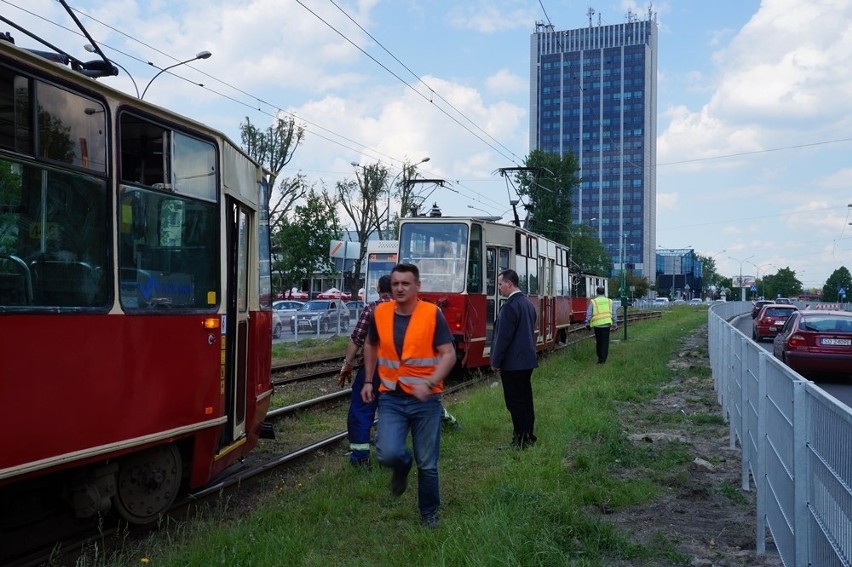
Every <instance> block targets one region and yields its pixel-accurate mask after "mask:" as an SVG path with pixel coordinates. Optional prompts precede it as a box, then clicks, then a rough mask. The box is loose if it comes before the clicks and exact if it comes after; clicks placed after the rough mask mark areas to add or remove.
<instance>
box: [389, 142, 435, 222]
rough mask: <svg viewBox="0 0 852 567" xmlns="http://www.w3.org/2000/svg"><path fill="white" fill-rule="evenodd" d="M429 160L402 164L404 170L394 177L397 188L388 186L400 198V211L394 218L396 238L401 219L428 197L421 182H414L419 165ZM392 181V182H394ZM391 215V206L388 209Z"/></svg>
mask: <svg viewBox="0 0 852 567" xmlns="http://www.w3.org/2000/svg"><path fill="white" fill-rule="evenodd" d="M427 161H429V158H424V159H422V160H420V162H418V163H413V164H410V163H408V162H407V161H406V162H405V163H403V164H402V171H400V173H399V175H397V176H396V177H395V178H394V181H395V184H394V187H395V188H396V190H395V191H393V189H392V188H390V187H389V188H388V191H393V196H394V197H396V198H397V199H399V213H398V214H397V215H396V216H395V218H394V222H393V224H394V228H393V235H394V238H396V237H397V236H398V235H399V219H400V218H402V217H407V216H409V215H410V214H411V211H412V209H418V208H420V206H421V205H422V204H423V201H424V200H425V199H426V197H424V196H423V192H424V190H425V189H424V187H423V185H422V184H420V183H412V181H414V180H416V179H417V175H418V173H417V166H418V165H420V164H421V163H424V162H427ZM394 181H392V182H391V183H393V182H394ZM387 211H388V213H387V214H388V215H390V212H389V211H390V208H388V209H387Z"/></svg>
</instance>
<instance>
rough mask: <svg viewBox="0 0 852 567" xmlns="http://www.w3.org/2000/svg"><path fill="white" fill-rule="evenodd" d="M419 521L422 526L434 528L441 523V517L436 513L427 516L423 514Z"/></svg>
mask: <svg viewBox="0 0 852 567" xmlns="http://www.w3.org/2000/svg"><path fill="white" fill-rule="evenodd" d="M420 522H421V523H422V524H423V527H424V528H430V529H433V530H434V529H435V528H437V527H439V526H440V525H441V518H439V517H438V513H437V512H435V513H434V514H429V515H428V516H423V517H422V518H421V519H420Z"/></svg>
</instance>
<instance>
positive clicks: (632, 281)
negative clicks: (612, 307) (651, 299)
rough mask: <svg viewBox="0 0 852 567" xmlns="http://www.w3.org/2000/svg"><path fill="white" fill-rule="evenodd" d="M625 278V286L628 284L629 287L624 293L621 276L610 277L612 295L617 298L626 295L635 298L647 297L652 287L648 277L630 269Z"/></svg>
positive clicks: (610, 294)
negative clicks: (622, 291)
mask: <svg viewBox="0 0 852 567" xmlns="http://www.w3.org/2000/svg"><path fill="white" fill-rule="evenodd" d="M624 279H625V286H627V289H626V290H625V291H624V293H620V290H621V276H615V277H613V278H609V279H608V282H609V296H610V297H612V298H614V299H615V298H618V297H621V296H624V297H629V298H631V299H633V298H634V297H646V296H647V295H648V290H649V289H650V287H651V285H650V284H649V283H648V280H647V279H646V278H644V277H642V276H640V275H637V274H635V273H634V272H633V270H628V271H627V275H626V276H625V278H624ZM631 288H632V290H631Z"/></svg>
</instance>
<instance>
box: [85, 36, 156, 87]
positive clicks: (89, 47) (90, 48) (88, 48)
mask: <svg viewBox="0 0 852 567" xmlns="http://www.w3.org/2000/svg"><path fill="white" fill-rule="evenodd" d="M83 49H85V50H86V51H88V52H89V53H97V52H98V50H97V49H95V46H94V45H92V44H91V43H87V44H86V45H84V46H83ZM109 62H110V63H112V64H113V65H115V66H116V67H118V68H120V69H121V70H122V71H124V72H125V73H127V76H128V77H130V81H131V82H132V83H133V88H134V89H136V98H142V97H140V96H139V86H138V85H137V84H136V80H135V79H134V78H133V75H131V74H130V71H128V70H127V69H125V68H124V65H122V64H120V63H118V62H116V61H113V60H112V59H110V60H109ZM116 74H117V73H116Z"/></svg>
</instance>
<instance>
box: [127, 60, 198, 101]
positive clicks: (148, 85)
mask: <svg viewBox="0 0 852 567" xmlns="http://www.w3.org/2000/svg"><path fill="white" fill-rule="evenodd" d="M211 55H213V54H212V53H210V52H209V51H199V52H198V53H196V54H195V57H193V58H192V59H187V60H186V61H179V62H177V63H175V64H174V65H169V66H168V67H163V68H162V69H160V70H159V72H158V73H157V74H156V75H154V77H153V78H152V79H151V80H150V81H148V84H147V85H145V89H144V90H143V91H142V96H140V97H139V98H140V99H144V98H145V93H147V92H148V87H150V86H151V83H153V82H154V79H156V78H157V77H159V76H160V75H162V74H163V73H165V72H166V71H168V70H169V69H174V68H175V67H178V66H180V65H186V64H187V63H192V62H193V61H196V60H198V59H209V58H210V56H211ZM148 65H150V66H151V67H156V65H154V64H153V63H151V62H150V61H148Z"/></svg>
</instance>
